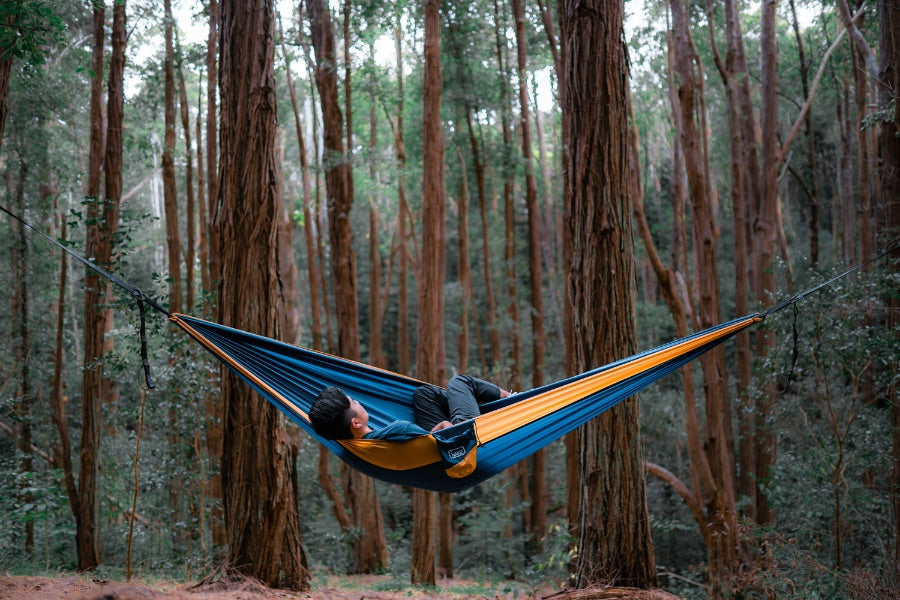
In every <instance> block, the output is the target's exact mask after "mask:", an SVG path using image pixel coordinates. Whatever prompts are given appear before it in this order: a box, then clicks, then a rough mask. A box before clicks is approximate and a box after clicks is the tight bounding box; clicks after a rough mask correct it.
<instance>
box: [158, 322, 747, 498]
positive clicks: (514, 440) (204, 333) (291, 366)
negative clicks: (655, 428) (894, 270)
mask: <svg viewBox="0 0 900 600" xmlns="http://www.w3.org/2000/svg"><path fill="white" fill-rule="evenodd" d="M763 319H764V316H763V315H760V314H753V315H748V316H747V317H743V318H741V319H735V320H733V321H729V322H727V323H723V324H721V325H718V326H716V327H713V328H711V329H708V330H705V331H701V332H698V333H696V334H693V335H691V336H688V337H685V338H682V339H680V340H674V341H672V342H670V343H668V344H664V345H662V346H659V347H657V348H653V349H651V350H647V351H645V352H641V353H639V354H635V355H633V356H631V357H628V358H625V359H622V360H620V361H617V362H614V363H611V364H609V365H605V366H602V367H599V368H597V369H593V370H591V371H587V372H585V373H581V374H579V375H576V376H574V377H571V378H568V379H563V380H561V381H557V382H554V383H551V384H548V385H545V386H543V387H540V388H535V389H532V390H528V391H526V392H521V393H518V394H514V395H512V396H509V397H508V398H503V399H500V400H497V401H495V402H492V403H490V404H486V405H484V406H483V407H482V410H483V413H484V414H482V415H481V416H480V417H478V418H477V419H475V420H474V421H470V422H467V423H462V424H459V425H456V426H454V427H451V428H448V429H445V430H443V431H439V432H436V433H434V434H431V435H430V436H424V437H426V438H428V437H430V438H434V442H432V443H433V444H436V445H437V446H438V447H439V448H443V449H445V450H446V449H447V448H450V449H451V451H450V454H451V455H452V454H453V451H454V450H456V449H457V448H456V446H455V445H454V442H453V440H454V439H461V438H466V437H468V438H470V439H471V440H474V444H472V443H470V444H469V446H473V445H475V446H477V457H476V456H475V453H472V456H471V458H472V467H471V468H470V469H467V470H465V471H464V473H466V474H465V475H464V476H459V475H452V474H449V472H448V464H447V463H446V461H441V460H439V458H440V457H439V456H438V457H437V458H436V459H435V460H434V461H433V462H430V463H428V464H424V465H419V466H415V467H413V468H406V467H402V466H401V467H396V466H384V465H381V464H376V463H378V462H380V461H378V460H374V461H373V460H369V459H368V458H367V456H376V457H377V455H378V452H379V449H378V448H376V449H374V450H373V452H374V454H369V455H367V454H365V453H360V452H357V451H354V448H353V447H352V444H348V443H346V442H340V441H333V440H326V439H323V438H320V437H319V436H317V435H316V433H315V432H314V431H313V429H312V426H311V425H310V423H309V420H308V418H307V415H308V413H309V409H310V406H311V405H312V403H313V401H314V400H315V398H316V396H317V395H318V394H319V392H320V391H321V390H322V389H323V388H325V387H327V386H329V385H335V386H338V387H340V388H342V389H344V390H345V391H346V392H347V393H348V394H349V395H350V396H352V397H353V398H355V399H356V400H358V401H359V402H360V403H362V404H363V405H364V406H365V407H366V410H367V411H368V413H369V421H370V424H371V425H372V427H373V428H380V427H383V426H385V425H387V424H388V423H390V422H392V421H395V420H398V419H402V420H408V421H413V420H414V418H413V406H412V395H413V392H414V391H415V389H416V388H417V387H419V386H421V385H423V384H424V382H422V381H420V380H417V379H414V378H410V377H406V376H404V375H400V374H398V373H393V372H390V371H386V370H383V369H379V368H376V367H372V366H369V365H365V364H362V363H359V362H355V361H350V360H346V359H343V358H339V357H336V356H332V355H329V354H325V353H321V352H316V351H313V350H309V349H306V348H301V347H298V346H293V345H290V344H286V343H283V342H279V341H277V340H273V339H270V338H266V337H263V336H259V335H255V334H252V333H248V332H245V331H240V330H237V329H233V328H230V327H225V326H223V325H218V324H216V323H212V322H209V321H204V320H202V319H197V318H194V317H189V316H186V315H180V314H176V315H172V317H171V320H172V321H173V322H175V323H176V324H177V325H178V326H179V327H181V328H182V329H184V330H185V331H186V332H187V333H188V334H189V335H191V336H192V337H193V338H194V339H196V340H197V341H199V342H201V343H202V344H203V345H204V346H205V347H206V348H207V349H209V350H210V351H211V352H213V354H214V355H215V356H216V357H217V358H219V359H220V360H221V361H222V362H223V363H225V364H226V365H227V366H228V367H229V368H231V369H232V370H233V371H235V373H237V374H238V375H239V376H240V377H241V378H242V379H243V380H244V381H246V382H247V383H248V384H249V385H250V386H252V387H253V388H254V389H255V390H256V391H257V392H259V393H260V394H261V395H262V396H263V397H265V398H266V399H267V400H269V402H271V403H272V404H273V405H274V406H276V407H277V408H278V409H279V410H281V411H282V412H284V414H286V415H287V416H288V417H289V418H290V419H292V420H293V421H294V422H295V423H297V425H299V426H300V427H302V428H303V429H304V430H305V431H306V432H307V433H309V434H310V435H312V436H314V437H315V438H316V439H318V441H319V442H321V443H322V444H323V445H325V446H326V447H327V448H328V449H329V450H330V451H331V452H333V453H334V454H335V455H337V456H338V457H340V458H341V459H342V460H343V461H345V462H346V463H347V464H349V465H350V466H351V467H353V468H355V469H358V470H359V471H361V472H363V473H365V474H367V475H369V476H372V477H375V478H377V479H381V480H383V481H386V482H389V483H394V484H399V485H406V486H411V487H417V488H422V489H427V490H433V491H437V492H458V491H461V490H464V489H467V488H469V487H471V486H474V485H476V484H478V483H481V482H482V481H485V480H486V479H488V478H490V477H492V476H493V475H495V474H497V473H499V472H501V471H503V470H504V469H506V468H507V467H509V466H512V465H514V464H515V463H517V462H519V461H520V460H522V459H523V458H526V457H527V456H529V455H531V454H533V453H534V452H536V451H537V450H539V449H541V448H543V447H545V446H547V445H548V444H550V443H551V442H553V441H554V440H556V439H559V438H560V437H562V436H563V435H565V434H566V433H569V432H570V431H573V430H574V429H576V428H577V427H579V426H581V425H583V424H584V423H586V422H588V421H589V420H591V419H593V418H595V417H597V416H598V415H600V414H602V413H603V412H605V411H606V410H608V409H610V408H612V407H613V406H615V405H616V404H618V403H619V402H621V401H623V400H625V399H626V398H628V397H630V396H632V395H634V394H635V393H637V392H639V391H640V390H642V389H644V388H645V387H647V386H649V385H651V384H652V383H654V382H655V381H657V380H658V379H660V378H661V377H663V376H665V375H667V374H669V373H671V372H672V371H674V370H676V369H678V368H680V367H682V366H683V365H685V364H687V363H688V362H690V361H692V360H693V359H694V358H696V357H698V356H699V355H700V354H703V353H704V352H706V351H708V350H710V349H711V348H713V347H714V346H716V345H718V344H720V343H722V342H723V341H725V340H726V339H728V338H730V337H732V336H734V335H735V334H736V333H738V332H739V331H742V330H743V329H745V328H747V327H749V326H751V325H753V324H756V323H758V322H760V321H762V320H763ZM657 357H664V358H657ZM646 361H656V362H657V363H658V364H654V366H652V368H641V369H639V370H637V372H635V373H633V374H630V372H629V370H634V369H633V367H632V365H640V364H642V362H646ZM620 371H623V372H624V373H625V374H624V375H619V374H618V373H619V372H620ZM609 378H612V380H613V381H612V382H611V383H609V384H607V383H604V382H603V381H602V380H603V379H609ZM598 381H599V382H598ZM598 386H601V387H600V389H594V388H597V387H598ZM588 388H589V389H588ZM585 389H588V392H587V393H585V391H584V390H585ZM531 415H537V417H536V418H532V416H531ZM429 441H430V440H429ZM442 443H443V446H442ZM381 444H382V445H384V444H388V445H390V444H392V443H391V442H381ZM448 444H449V446H448ZM470 449H471V448H467V449H466V452H467V453H468V452H469V450H470ZM409 451H410V452H412V451H413V450H409ZM415 452H418V450H415ZM445 454H446V453H445Z"/></svg>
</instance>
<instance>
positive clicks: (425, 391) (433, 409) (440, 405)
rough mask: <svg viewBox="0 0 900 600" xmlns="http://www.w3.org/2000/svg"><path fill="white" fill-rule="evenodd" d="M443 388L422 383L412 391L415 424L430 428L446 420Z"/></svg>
mask: <svg viewBox="0 0 900 600" xmlns="http://www.w3.org/2000/svg"><path fill="white" fill-rule="evenodd" d="M444 404H445V403H444V401H443V390H441V389H440V388H438V387H435V386H433V385H423V386H421V387H419V388H417V389H416V391H415V392H413V411H414V414H415V420H416V424H417V425H418V426H419V427H423V428H425V429H429V430H430V429H431V428H432V427H434V426H435V425H437V424H438V423H440V422H441V421H444V420H446V416H445V414H444V413H445V412H446V407H445V406H444Z"/></svg>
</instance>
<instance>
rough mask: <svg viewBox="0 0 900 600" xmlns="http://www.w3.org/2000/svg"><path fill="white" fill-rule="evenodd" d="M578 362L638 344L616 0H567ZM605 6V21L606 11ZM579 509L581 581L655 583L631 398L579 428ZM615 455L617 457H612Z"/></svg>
mask: <svg viewBox="0 0 900 600" xmlns="http://www.w3.org/2000/svg"><path fill="white" fill-rule="evenodd" d="M564 13H565V18H564V19H563V29H564V30H565V31H564V34H563V36H564V39H565V45H566V57H565V61H566V62H565V65H566V69H565V70H566V83H565V86H566V93H565V97H566V101H565V105H564V106H563V119H564V121H566V122H567V124H568V128H567V131H568V136H569V137H568V139H567V140H564V142H567V144H566V145H567V146H568V149H569V164H568V167H569V168H568V172H567V182H566V188H567V191H568V193H570V194H571V204H570V205H569V206H568V210H567V218H566V226H567V231H568V236H569V237H570V238H571V240H572V262H571V263H570V264H571V267H570V270H569V277H568V281H567V286H568V287H569V293H570V298H571V299H572V301H573V303H574V306H573V313H574V323H573V325H574V330H575V331H578V332H579V335H578V339H577V340H576V343H575V367H576V368H577V369H578V370H581V371H583V370H587V369H588V368H591V367H594V366H597V365H600V364H605V363H608V362H610V361H612V360H615V359H617V358H621V357H623V356H626V355H628V354H630V353H631V352H633V351H634V349H635V346H636V341H635V337H636V334H635V324H634V313H633V286H634V267H633V258H632V249H631V246H632V232H631V226H632V225H631V201H630V199H629V186H628V139H627V123H628V102H629V99H628V64H627V60H626V52H625V46H624V35H623V18H624V6H623V3H622V2H621V1H619V0H612V1H609V0H607V1H601V0H595V1H593V2H583V1H582V2H575V1H574V0H566V1H565V2H564ZM601 15H602V18H601ZM577 435H578V437H579V445H578V455H579V457H580V460H579V465H578V466H579V469H580V471H579V472H580V480H581V489H582V497H581V511H580V519H579V523H578V558H577V565H576V572H575V575H576V584H577V586H578V587H579V588H583V587H587V586H589V585H591V584H592V583H596V582H598V581H599V580H601V579H605V580H607V581H610V580H614V581H615V582H616V583H621V584H625V585H629V586H633V587H639V588H649V587H653V586H655V584H656V567H655V564H654V558H653V543H652V541H651V539H650V523H649V518H648V514H647V500H646V493H645V481H644V474H643V466H642V463H643V455H642V454H643V452H642V448H641V441H640V431H639V429H638V404H637V401H636V400H634V399H630V400H627V401H625V402H623V403H622V404H620V405H618V406H617V407H616V408H613V409H611V410H609V411H607V412H606V413H605V414H604V415H603V416H602V417H600V418H598V419H595V420H593V421H592V422H590V423H588V424H587V425H585V426H584V427H582V428H580V429H579V430H578V434H577ZM610 458H612V460H610Z"/></svg>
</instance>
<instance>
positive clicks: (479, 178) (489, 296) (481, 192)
mask: <svg viewBox="0 0 900 600" xmlns="http://www.w3.org/2000/svg"><path fill="white" fill-rule="evenodd" d="M472 112H473V109H472V107H470V106H466V131H467V132H468V134H469V146H470V147H471V149H472V165H473V169H475V189H477V190H478V208H479V212H480V216H481V255H482V261H481V263H482V272H483V273H484V295H485V304H486V306H485V309H484V313H485V317H484V318H485V321H486V324H487V332H488V345H489V346H490V350H491V366H492V367H497V366H499V365H500V363H501V360H502V357H501V355H500V332H499V330H498V329H497V299H496V297H495V295H494V278H493V275H492V274H491V245H490V236H489V235H488V217H487V191H486V189H485V172H484V171H485V168H484V162H483V160H482V159H481V150H480V147H479V144H478V140H477V139H476V137H475V129H474V127H473V125H472Z"/></svg>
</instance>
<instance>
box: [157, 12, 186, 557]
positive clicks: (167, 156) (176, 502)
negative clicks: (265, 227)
mask: <svg viewBox="0 0 900 600" xmlns="http://www.w3.org/2000/svg"><path fill="white" fill-rule="evenodd" d="M163 7H164V8H163V11H164V14H163V21H164V32H165V33H164V35H165V48H166V49H165V60H164V71H165V86H164V87H165V102H164V104H165V136H164V145H163V155H162V178H163V198H164V202H165V219H166V249H167V257H168V266H169V269H168V270H169V277H168V281H169V310H170V311H171V312H182V306H181V302H182V287H181V284H182V281H181V233H180V232H179V219H178V188H177V186H176V182H175V48H174V43H173V29H174V19H173V18H172V2H171V0H165V2H163ZM168 363H169V367H171V368H174V369H177V368H178V367H177V365H178V360H177V358H176V356H175V355H174V354H171V355H170V356H169V360H168ZM171 393H172V396H171V397H170V398H169V403H168V404H169V410H168V413H169V414H168V418H169V427H168V431H167V433H166V437H167V439H168V444H169V460H170V463H169V464H170V467H169V469H167V470H168V471H169V473H168V477H169V485H168V487H169V510H170V511H171V515H170V517H171V519H172V523H173V526H172V527H171V528H170V529H169V533H170V534H171V535H172V544H173V546H174V547H175V548H176V550H177V551H183V548H180V547H179V546H180V544H181V542H182V540H183V535H184V530H183V526H182V525H181V524H182V523H184V514H183V501H182V491H183V489H184V480H183V477H182V475H181V474H180V470H179V469H176V468H175V465H177V464H178V463H179V462H180V460H179V458H180V457H179V454H180V453H179V448H180V446H181V436H180V434H179V427H178V420H179V418H178V412H177V410H176V408H175V402H174V401H173V399H174V396H175V395H176V394H177V393H178V388H177V386H174V389H173V390H172V392H171Z"/></svg>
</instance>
